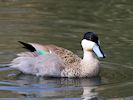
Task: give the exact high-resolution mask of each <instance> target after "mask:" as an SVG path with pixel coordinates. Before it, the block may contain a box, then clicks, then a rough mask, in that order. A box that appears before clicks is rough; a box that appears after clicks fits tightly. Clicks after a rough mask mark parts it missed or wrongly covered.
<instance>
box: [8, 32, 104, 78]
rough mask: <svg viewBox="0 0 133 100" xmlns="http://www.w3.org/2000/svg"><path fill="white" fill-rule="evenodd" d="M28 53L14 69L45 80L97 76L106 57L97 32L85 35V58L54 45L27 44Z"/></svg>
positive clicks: (13, 64)
mask: <svg viewBox="0 0 133 100" xmlns="http://www.w3.org/2000/svg"><path fill="white" fill-rule="evenodd" d="M18 42H19V43H20V44H22V45H23V48H25V49H27V50H28V51H24V52H21V53H18V54H17V57H16V58H14V59H13V60H12V61H11V63H10V66H9V67H10V68H13V69H17V70H19V71H20V72H22V73H24V74H32V75H36V76H42V77H66V78H73V77H79V78H80V77H95V76H98V75H99V74H100V69H101V66H100V61H99V58H105V54H104V52H103V50H102V49H101V47H100V42H99V38H98V35H97V33H96V32H85V33H84V35H83V39H82V41H81V46H82V49H83V58H80V57H79V56H78V55H76V54H74V53H73V52H72V51H70V50H68V49H65V48H63V47H59V46H56V45H54V44H47V45H42V44H38V43H25V42H22V41H18Z"/></svg>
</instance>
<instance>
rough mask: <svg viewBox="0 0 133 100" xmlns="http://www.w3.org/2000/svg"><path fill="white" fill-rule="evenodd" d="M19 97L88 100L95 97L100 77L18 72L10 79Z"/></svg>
mask: <svg viewBox="0 0 133 100" xmlns="http://www.w3.org/2000/svg"><path fill="white" fill-rule="evenodd" d="M12 83H13V84H15V85H16V87H19V88H17V89H18V90H15V91H16V92H17V94H19V95H21V97H31V98H33V97H44V98H46V99H50V98H78V99H83V100H89V99H92V98H97V95H98V93H97V92H96V91H95V88H97V86H98V85H100V84H101V78H100V77H95V78H44V77H36V76H32V75H24V74H19V75H17V76H16V77H15V79H14V80H13V81H12Z"/></svg>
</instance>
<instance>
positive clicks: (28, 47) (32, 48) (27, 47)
mask: <svg viewBox="0 0 133 100" xmlns="http://www.w3.org/2000/svg"><path fill="white" fill-rule="evenodd" d="M18 42H19V43H21V44H22V45H23V46H24V47H23V48H25V49H27V50H29V51H31V52H34V51H36V49H35V48H34V47H33V46H32V45H30V44H28V43H24V42H22V41H18Z"/></svg>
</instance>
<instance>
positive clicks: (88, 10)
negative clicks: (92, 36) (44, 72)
mask: <svg viewBox="0 0 133 100" xmlns="http://www.w3.org/2000/svg"><path fill="white" fill-rule="evenodd" d="M87 31H94V32H96V33H97V34H98V35H99V38H100V43H101V46H102V48H103V50H104V52H105V53H106V55H107V58H106V59H104V60H103V61H102V64H103V70H104V71H103V72H102V74H101V75H103V77H102V80H101V81H102V82H101V83H100V84H99V87H98V88H97V91H100V92H99V93H101V94H100V96H95V97H98V98H99V97H102V98H129V100H131V99H133V98H132V96H133V95H132V93H133V86H132V85H133V80H132V73H133V71H132V69H133V0H0V64H1V66H4V64H8V63H10V61H11V60H12V59H13V58H14V57H15V56H16V54H17V53H19V52H21V51H24V50H23V49H22V48H21V46H20V45H19V43H18V42H17V41H20V40H21V41H25V42H37V43H41V44H47V43H48V44H49V43H52V44H56V45H58V46H62V47H64V48H67V49H69V50H71V51H73V52H74V53H76V54H77V55H78V56H80V57H82V53H83V52H82V48H81V45H80V42H81V40H82V36H83V33H85V32H87ZM0 72H1V73H2V74H1V78H0V80H1V82H2V83H1V82H0V84H1V86H3V85H4V86H5V85H9V84H10V85H11V84H13V83H10V82H12V81H13V80H15V82H16V81H17V80H18V78H15V79H13V80H11V79H10V78H9V77H6V78H5V76H6V75H9V76H10V75H12V74H11V73H10V71H9V70H8V69H4V68H3V67H1V69H0ZM5 73H6V74H5ZM2 75H3V76H2ZM25 77H26V76H25ZM28 78H29V76H28ZM28 78H26V79H25V80H24V81H28V80H29V79H28ZM3 81H4V82H5V81H8V82H7V83H3ZM116 81H117V84H116V83H115V82H116ZM54 82H55V81H54ZM85 82H86V81H85ZM105 83H106V86H103V87H102V86H101V84H105ZM118 83H119V84H118ZM120 83H121V84H120ZM28 84H29V83H28ZM30 84H32V83H30ZM36 84H40V83H36ZM41 84H42V83H41ZM87 84H88V83H87ZM110 84H111V85H113V86H114V88H115V89H116V87H118V86H119V87H118V89H116V90H115V89H114V88H113V86H112V88H113V89H110V88H109V89H110V90H107V91H106V90H104V89H105V88H106V87H110ZM123 84H124V85H123ZM21 85H22V84H21ZM15 86H16V84H15ZM68 86H69V85H68ZM71 86H72V87H75V83H72V84H71ZM79 87H81V86H79ZM101 87H102V89H101ZM5 88H7V87H5ZM5 88H0V91H1V92H0V94H1V93H2V94H4V96H3V97H8V96H7V94H8V93H9V94H12V92H13V93H14V91H16V90H15V89H16V88H15V89H14V88H13V87H12V86H9V87H8V88H13V90H8V89H7V90H4V89H5ZM30 88H31V87H30ZM47 88H48V87H47ZM22 89H23V87H22ZM20 90H21V89H20ZM114 90H115V91H114ZM3 91H6V92H7V91H8V93H3ZM33 91H34V90H33ZM75 91H76V90H75ZM110 91H112V92H111V93H112V95H111V94H110ZM120 91H123V92H122V93H121V92H120ZM77 92H78V93H77ZM77 92H76V93H77V94H78V95H77V94H76V93H75V94H73V95H76V96H77V99H80V97H78V96H80V95H79V94H80V93H79V92H81V89H78V90H77ZM20 94H22V93H20V92H15V96H12V95H11V96H9V97H18V95H20ZM24 94H25V96H24V97H27V94H26V93H24ZM31 94H33V93H31ZM44 94H45V93H44ZM73 95H72V96H73ZM0 97H1V96H0ZM31 97H32V96H31ZM35 97H45V96H42V95H41V96H39V95H35ZM53 97H56V96H53ZM57 97H58V96H57ZM59 97H60V96H59ZM67 97H69V96H66V97H65V96H64V97H63V98H67ZM70 97H71V96H70ZM51 98H52V97H51ZM77 99H76V100H77ZM101 100H102V99H101ZM110 100H114V99H110Z"/></svg>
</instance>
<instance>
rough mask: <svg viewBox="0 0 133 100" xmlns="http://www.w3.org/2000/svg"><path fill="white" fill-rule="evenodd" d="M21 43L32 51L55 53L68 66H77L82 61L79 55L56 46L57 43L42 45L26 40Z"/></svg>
mask: <svg viewBox="0 0 133 100" xmlns="http://www.w3.org/2000/svg"><path fill="white" fill-rule="evenodd" d="M19 42H20V41H19ZM20 43H21V44H23V45H24V48H26V49H28V50H29V51H31V52H32V53H35V52H37V54H38V55H39V54H42V55H43V54H44V55H45V54H46V53H48V54H55V55H57V56H58V57H59V58H60V59H61V60H62V61H63V62H64V64H65V65H67V66H70V65H73V66H76V65H77V64H79V63H80V61H81V58H80V57H78V56H77V55H76V54H74V53H73V52H71V51H69V50H67V49H65V48H62V47H59V46H56V45H40V44H36V43H24V42H20Z"/></svg>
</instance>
